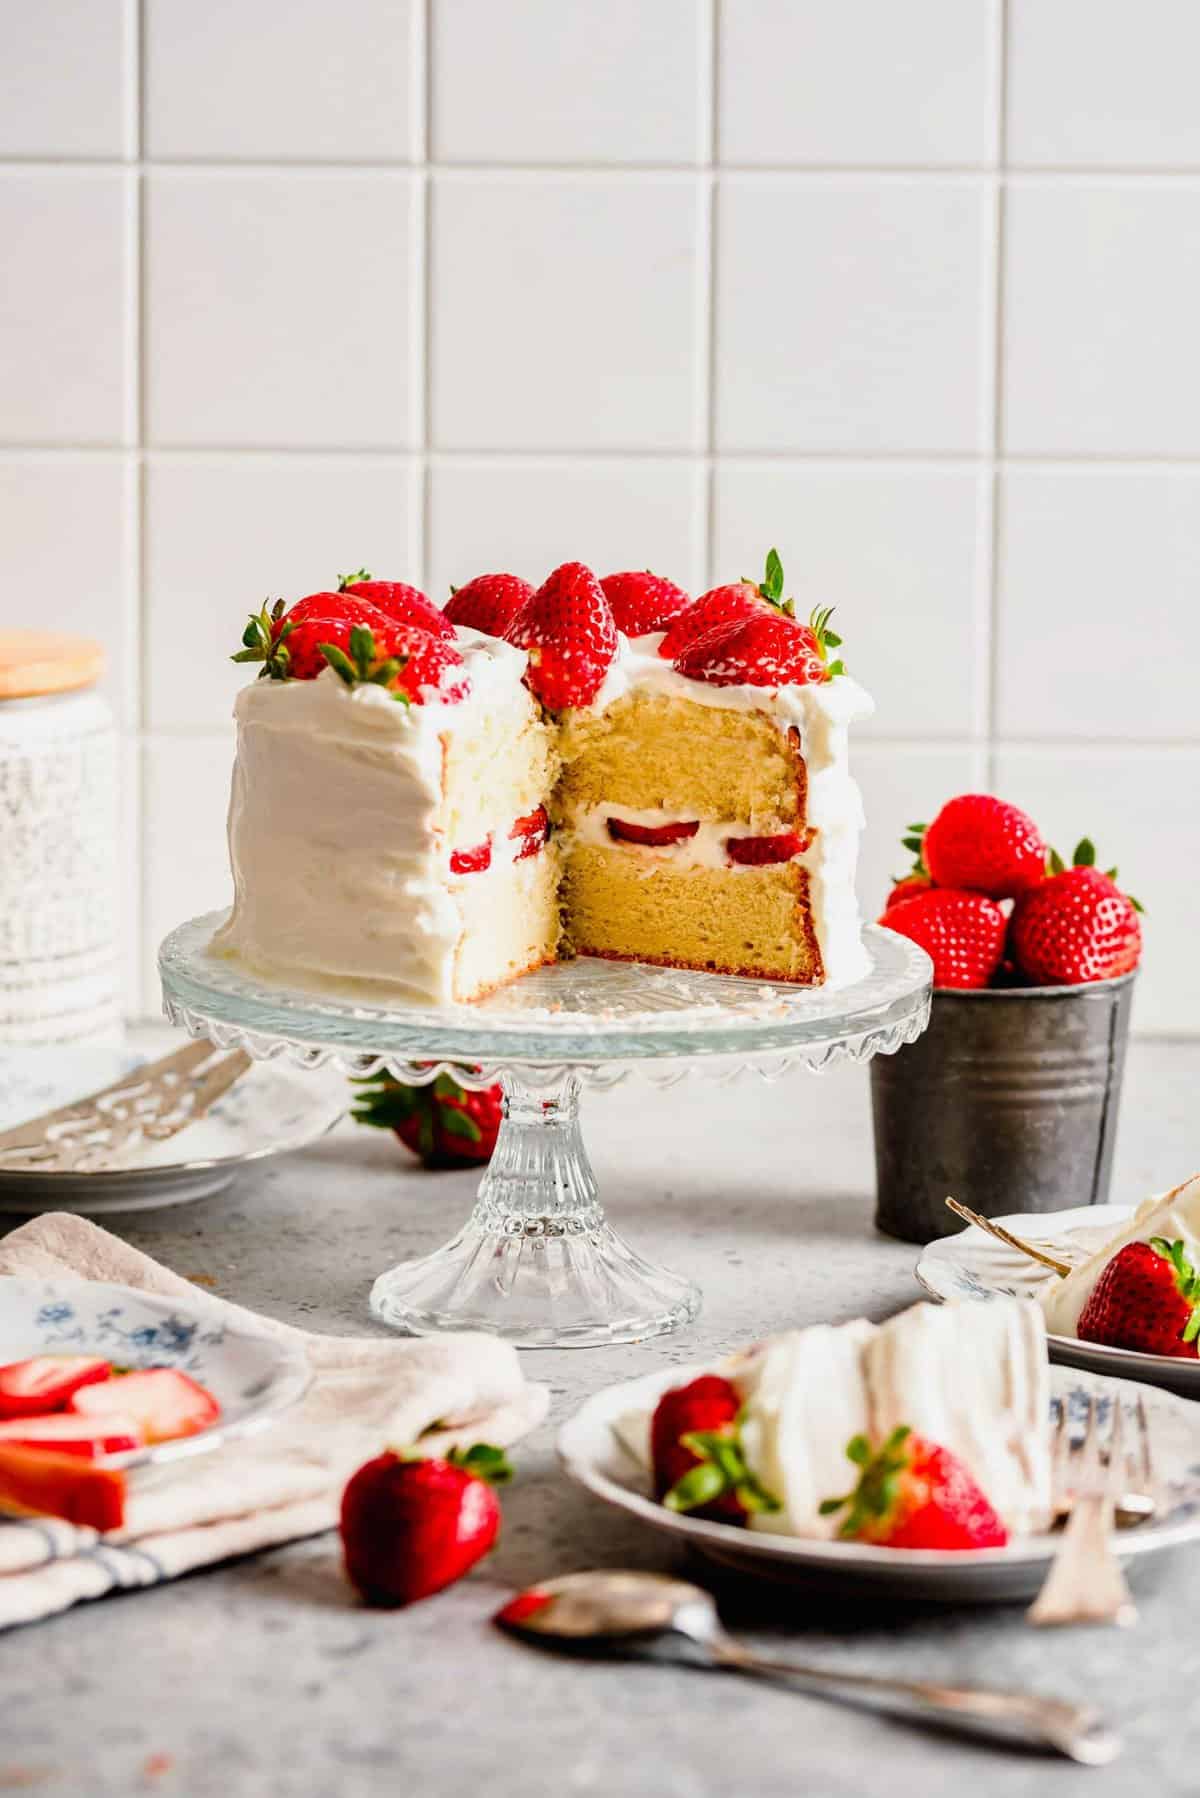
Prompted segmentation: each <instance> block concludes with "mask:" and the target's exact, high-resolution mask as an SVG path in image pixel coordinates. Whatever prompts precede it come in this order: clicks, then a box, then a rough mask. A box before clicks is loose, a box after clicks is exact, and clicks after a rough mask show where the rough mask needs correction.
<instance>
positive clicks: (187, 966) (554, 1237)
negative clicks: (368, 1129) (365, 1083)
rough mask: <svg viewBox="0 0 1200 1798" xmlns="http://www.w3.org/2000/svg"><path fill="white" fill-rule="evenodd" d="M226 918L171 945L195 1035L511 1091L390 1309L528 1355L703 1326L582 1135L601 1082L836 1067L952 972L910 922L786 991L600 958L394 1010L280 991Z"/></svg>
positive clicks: (170, 998)
mask: <svg viewBox="0 0 1200 1798" xmlns="http://www.w3.org/2000/svg"><path fill="white" fill-rule="evenodd" d="M221 922H222V914H220V913H216V912H214V913H212V914H210V915H209V916H207V917H201V918H194V919H193V920H192V921H191V922H190V923H187V924H182V925H180V927H179V929H178V930H175V931H173V932H172V934H171V935H170V936H169V937H168V938H167V939H166V941H165V942H164V944H163V946H162V949H161V950H160V952H159V973H160V975H161V978H162V987H163V1009H164V1011H165V1012H166V1015H167V1017H168V1018H169V1019H170V1020H171V1022H172V1023H174V1024H180V1025H182V1026H183V1027H184V1028H185V1029H186V1030H188V1031H190V1032H191V1034H192V1035H193V1036H208V1037H211V1038H212V1040H213V1041H214V1042H216V1043H218V1044H220V1045H222V1046H223V1047H232V1046H236V1047H238V1048H242V1049H245V1050H246V1051H247V1052H248V1053H249V1054H250V1055H251V1056H252V1057H254V1059H255V1060H273V1059H276V1058H283V1059H286V1060H288V1061H292V1062H295V1063H297V1064H299V1065H301V1066H304V1067H328V1066H333V1067H336V1068H340V1069H342V1070H343V1071H344V1072H345V1073H347V1074H360V1075H361V1074H372V1073H377V1072H379V1071H381V1070H386V1071H387V1072H388V1073H391V1074H393V1075H395V1076H396V1078H397V1079H399V1080H404V1081H407V1082H409V1083H410V1084H413V1085H422V1084H425V1083H426V1082H428V1081H431V1080H433V1079H434V1078H435V1077H436V1075H437V1074H438V1073H439V1072H443V1071H444V1072H449V1073H452V1074H453V1076H454V1078H455V1079H456V1080H458V1081H460V1083H462V1084H463V1085H465V1086H470V1087H481V1086H490V1085H491V1084H492V1083H493V1082H494V1081H497V1080H498V1081H500V1083H501V1085H502V1086H503V1089H504V1118H503V1122H502V1124H501V1127H500V1135H499V1139H498V1141H497V1143H496V1149H495V1153H494V1154H493V1156H492V1160H491V1163H490V1165H489V1167H488V1169H487V1172H486V1173H485V1174H484V1176H483V1180H482V1182H481V1184H480V1187H479V1197H478V1200H477V1202H476V1205H475V1209H474V1211H473V1212H472V1214H471V1216H470V1218H469V1219H468V1220H467V1222H466V1224H465V1225H464V1226H463V1228H462V1229H461V1230H460V1231H459V1233H458V1235H457V1236H456V1237H455V1238H454V1240H453V1241H452V1242H450V1243H447V1244H446V1246H445V1247H444V1248H441V1249H438V1250H436V1251H435V1253H433V1254H432V1255H424V1256H422V1257H421V1258H420V1259H419V1260H416V1261H407V1262H402V1263H401V1264H400V1266H398V1267H394V1268H392V1269H390V1271H389V1272H387V1273H383V1274H380V1276H379V1278H378V1279H377V1280H376V1282H375V1285H374V1287H373V1288H372V1292H371V1310H372V1311H373V1313H374V1314H375V1316H376V1317H378V1318H380V1319H381V1320H382V1321H383V1322H384V1323H387V1324H390V1325H392V1326H393V1327H394V1328H395V1329H398V1330H407V1331H410V1332H412V1333H414V1334H417V1335H423V1334H427V1333H430V1332H432V1331H436V1330H465V1329H474V1330H488V1331H491V1332H492V1333H493V1334H495V1335H498V1336H504V1337H506V1338H508V1340H510V1341H511V1342H514V1343H516V1344H518V1345H519V1346H521V1347H524V1348H550V1347H560V1348H565V1347H580V1348H582V1347H590V1346H595V1345H597V1344H602V1343H611V1342H636V1341H640V1340H641V1339H643V1338H645V1337H649V1336H658V1335H662V1334H663V1333H664V1332H666V1331H668V1330H674V1329H677V1328H678V1327H679V1326H680V1325H681V1324H684V1323H687V1322H688V1321H689V1320H690V1319H691V1318H693V1317H694V1316H695V1315H696V1312H697V1311H698V1309H699V1305H700V1294H699V1291H698V1289H697V1288H696V1287H695V1286H694V1285H693V1284H692V1283H691V1282H690V1281H689V1280H687V1279H683V1278H681V1277H680V1276H679V1275H678V1274H674V1273H671V1272H669V1271H668V1270H667V1269H666V1268H662V1267H656V1266H654V1265H652V1264H651V1263H650V1262H648V1261H646V1260H644V1259H643V1257H642V1256H641V1255H639V1254H638V1253H637V1251H636V1250H635V1249H632V1248H630V1247H629V1245H628V1244H627V1243H626V1242H625V1241H624V1240H623V1238H622V1237H620V1236H619V1235H618V1234H617V1232H616V1231H615V1230H614V1229H613V1228H612V1226H611V1224H609V1223H608V1222H607V1220H606V1218H605V1216H604V1212H603V1211H602V1209H601V1207H600V1205H599V1203H598V1200H597V1191H596V1180H595V1177H594V1175H593V1173H592V1169H591V1166H590V1163H589V1162H588V1158H587V1151H586V1150H585V1148H584V1145H583V1138H582V1135H581V1134H580V1128H579V1096H580V1091H581V1089H582V1088H583V1087H585V1086H592V1087H600V1088H607V1087H611V1086H615V1085H617V1084H618V1082H620V1081H623V1080H626V1079H629V1078H630V1077H634V1076H640V1077H641V1078H643V1079H645V1080H648V1081H650V1082H652V1083H653V1084H654V1085H656V1086H671V1085H673V1084H674V1083H675V1082H676V1081H677V1080H680V1079H682V1078H683V1077H684V1076H685V1075H687V1074H694V1073H697V1072H700V1073H704V1074H707V1075H709V1076H710V1077H712V1078H714V1079H717V1080H721V1081H728V1080H729V1079H731V1078H733V1077H735V1076H737V1075H738V1074H742V1073H749V1072H753V1073H755V1074H758V1075H760V1076H761V1077H762V1078H764V1079H767V1080H775V1079H778V1078H779V1077H780V1076H781V1075H783V1074H786V1073H787V1072H788V1071H789V1070H790V1069H792V1068H806V1069H809V1070H811V1071H813V1072H821V1071H822V1070H823V1069H825V1068H829V1067H833V1066H835V1065H837V1064H838V1063H840V1062H843V1061H858V1062H865V1061H869V1060H870V1058H871V1057H872V1056H874V1055H890V1054H893V1053H894V1052H895V1051H896V1050H897V1049H899V1048H900V1047H901V1046H902V1045H903V1044H904V1043H910V1042H913V1041H914V1040H915V1039H916V1038H917V1037H918V1036H919V1035H920V1033H921V1032H922V1030H924V1028H925V1026H926V1024H927V1023H928V1021H929V1001H930V980H931V975H932V964H931V963H930V961H929V958H928V957H927V956H926V955H925V953H924V951H923V950H921V949H919V948H917V947H916V945H915V944H913V943H910V942H909V941H908V940H907V938H905V937H901V936H897V935H896V934H895V932H893V931H890V930H880V929H878V928H877V927H875V926H873V925H872V926H869V927H868V928H867V930H866V932H865V934H864V941H865V943H866V948H867V953H868V956H869V959H870V970H869V972H868V973H867V975H866V976H865V977H864V978H863V979H862V980H859V981H857V982H855V984H854V985H853V986H846V987H841V988H834V989H827V988H823V987H819V988H816V989H809V988H805V987H794V986H784V985H779V984H775V983H771V982H765V981H759V980H745V979H738V978H734V977H732V976H729V975H718V974H699V973H689V972H686V971H682V970H678V969H673V968H653V967H647V966H645V965H643V964H641V963H636V962H610V961H599V960H592V959H589V958H587V957H583V958H581V959H580V960H578V961H572V962H563V963H561V964H560V965H559V966H557V967H554V968H545V969H542V970H541V971H540V972H538V973H535V974H528V975H526V976H525V977H524V978H523V979H521V980H519V981H517V982H516V983H515V984H514V985H512V986H510V987H507V988H506V989H505V990H504V991H503V992H501V993H497V994H495V995H494V996H493V997H492V998H490V999H486V1000H484V1001H483V1002H482V1003H480V1004H478V1005H456V1006H447V1007H436V1006H405V1005H401V1004H386V1003H381V1002H380V1001H379V1000H378V999H377V998H375V997H373V996H372V994H371V992H370V990H369V989H367V988H364V989H363V990H362V991H361V992H357V991H355V990H354V989H353V988H352V987H349V986H344V987H338V988H336V989H332V988H329V989H322V990H319V991H318V990H313V991H307V990H302V989H300V988H295V987H283V986H280V985H274V984H271V983H269V982H267V981H266V980H264V979H262V978H261V977H258V976H256V975H254V974H253V973H251V972H250V971H249V970H247V969H246V968H245V967H243V966H242V965H241V964H240V963H239V962H237V961H236V960H234V959H231V958H228V957H224V956H217V955H213V954H211V953H210V952H209V943H210V941H211V939H212V935H213V931H214V930H215V929H216V927H217V925H218V924H220V923H221Z"/></svg>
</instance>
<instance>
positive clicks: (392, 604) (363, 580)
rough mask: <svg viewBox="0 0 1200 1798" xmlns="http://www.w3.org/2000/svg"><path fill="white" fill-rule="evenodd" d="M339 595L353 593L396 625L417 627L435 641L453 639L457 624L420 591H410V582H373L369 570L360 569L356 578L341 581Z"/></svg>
mask: <svg viewBox="0 0 1200 1798" xmlns="http://www.w3.org/2000/svg"><path fill="white" fill-rule="evenodd" d="M338 592H339V593H354V594H356V595H357V596H358V597H359V598H360V599H365V600H369V601H370V603H371V604H372V605H373V606H375V607H377V608H378V610H379V611H381V612H382V613H383V614H384V616H385V617H387V618H391V619H393V620H394V621H395V622H396V623H397V624H415V625H416V627H417V629H418V630H422V631H428V632H429V634H430V635H431V636H433V637H452V636H453V635H454V623H453V621H452V620H451V619H449V618H447V616H446V614H445V613H444V612H443V611H442V610H441V608H440V606H435V605H434V603H433V601H432V600H431V599H430V598H429V596H428V594H425V593H422V592H421V589H420V588H419V587H410V586H409V584H408V582H407V581H377V580H374V579H372V577H371V574H370V572H369V570H367V569H366V568H360V569H358V570H357V572H356V573H354V574H343V575H340V576H339V577H338Z"/></svg>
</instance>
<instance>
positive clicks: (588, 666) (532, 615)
mask: <svg viewBox="0 0 1200 1798" xmlns="http://www.w3.org/2000/svg"><path fill="white" fill-rule="evenodd" d="M509 641H510V642H511V643H515V644H516V645H517V647H518V648H519V649H526V650H528V651H529V669H528V672H527V673H526V676H525V680H526V683H527V685H528V686H529V688H530V690H531V691H532V692H533V693H535V694H536V695H537V697H538V698H539V699H540V700H541V702H542V704H543V705H544V706H545V707H546V708H547V709H548V710H549V711H551V712H561V711H563V710H565V709H566V708H567V707H568V706H585V705H590V704H591V702H592V700H593V699H594V698H595V697H596V694H597V693H598V692H599V690H600V685H601V682H602V681H603V679H604V676H605V675H606V673H607V672H608V669H609V665H610V664H611V662H612V660H613V657H614V656H615V655H616V653H617V627H616V625H615V624H614V622H613V615H612V608H611V607H610V605H609V603H608V601H607V599H605V597H604V590H603V588H602V587H601V585H600V583H599V581H598V580H597V579H596V577H595V575H594V574H593V573H592V571H591V569H590V568H585V567H584V565H583V563H582V562H564V563H563V564H562V566H561V568H556V569H555V570H554V572H553V573H552V574H550V575H548V576H547V578H546V580H545V581H543V583H542V585H541V586H540V587H539V588H538V590H537V592H536V593H535V594H534V596H533V598H532V599H531V600H530V601H529V603H528V605H527V606H526V607H525V608H524V610H523V611H522V612H520V613H518V615H517V617H516V618H515V619H514V620H513V623H512V626H511V628H510V631H509Z"/></svg>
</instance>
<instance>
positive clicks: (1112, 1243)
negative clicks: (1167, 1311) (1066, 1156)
mask: <svg viewBox="0 0 1200 1798" xmlns="http://www.w3.org/2000/svg"><path fill="white" fill-rule="evenodd" d="M1152 1236H1161V1237H1163V1238H1165V1240H1166V1241H1167V1242H1182V1243H1183V1246H1184V1252H1185V1253H1186V1255H1187V1258H1188V1260H1189V1261H1190V1262H1191V1264H1192V1266H1193V1267H1200V1174H1195V1175H1193V1177H1192V1178H1191V1179H1190V1180H1185V1181H1184V1182H1183V1185H1182V1186H1176V1187H1175V1188H1174V1189H1173V1191H1171V1192H1168V1193H1156V1194H1155V1196H1154V1197H1153V1198H1149V1199H1146V1200H1144V1201H1143V1202H1142V1204H1140V1205H1139V1206H1138V1208H1137V1210H1136V1211H1135V1212H1134V1214H1133V1216H1132V1218H1131V1219H1130V1220H1129V1222H1128V1224H1126V1225H1125V1227H1124V1228H1123V1229H1121V1230H1118V1231H1117V1232H1116V1233H1115V1234H1114V1235H1113V1236H1110V1237H1109V1239H1108V1241H1107V1242H1105V1243H1102V1244H1101V1246H1100V1247H1099V1248H1098V1249H1097V1250H1096V1252H1095V1254H1094V1255H1091V1256H1090V1257H1089V1258H1088V1260H1086V1261H1084V1262H1083V1263H1082V1264H1081V1265H1080V1266H1079V1267H1077V1268H1075V1269H1074V1270H1073V1271H1072V1272H1071V1273H1069V1274H1068V1275H1067V1276H1066V1278H1065V1279H1058V1278H1057V1277H1055V1278H1053V1279H1051V1280H1050V1281H1049V1282H1048V1283H1047V1284H1046V1285H1045V1286H1044V1287H1043V1288H1042V1289H1041V1291H1040V1292H1039V1294H1038V1297H1039V1299H1040V1300H1041V1304H1042V1309H1043V1311H1044V1312H1045V1316H1046V1328H1047V1329H1048V1330H1050V1331H1051V1332H1052V1333H1053V1334H1054V1335H1055V1336H1075V1335H1077V1334H1078V1331H1079V1319H1080V1316H1081V1315H1082V1312H1083V1308H1084V1306H1085V1305H1086V1304H1087V1302H1088V1300H1089V1299H1090V1298H1091V1296H1092V1293H1093V1292H1094V1291H1095V1289H1096V1283H1097V1281H1098V1280H1099V1278H1100V1275H1101V1274H1102V1273H1103V1272H1104V1269H1105V1268H1106V1267H1107V1266H1108V1264H1109V1262H1110V1261H1111V1260H1112V1258H1113V1256H1114V1255H1115V1254H1116V1253H1117V1252H1118V1250H1119V1249H1123V1248H1124V1247H1125V1245H1126V1244H1127V1243H1130V1242H1149V1240H1150V1238H1151V1237H1152Z"/></svg>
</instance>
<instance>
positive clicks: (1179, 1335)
mask: <svg viewBox="0 0 1200 1798" xmlns="http://www.w3.org/2000/svg"><path fill="white" fill-rule="evenodd" d="M1076 1334H1077V1335H1078V1336H1079V1339H1080V1341H1081V1342H1101V1343H1103V1344H1104V1345H1105V1347H1106V1348H1121V1349H1136V1350H1137V1351H1138V1352H1139V1353H1140V1354H1143V1355H1170V1356H1171V1357H1172V1358H1173V1359H1175V1360H1190V1361H1194V1360H1195V1359H1196V1357H1197V1353H1198V1346H1197V1337H1200V1275H1197V1273H1196V1270H1195V1268H1194V1267H1193V1266H1192V1264H1191V1262H1190V1261H1189V1260H1188V1258H1187V1250H1186V1246H1185V1244H1184V1243H1183V1242H1182V1241H1177V1242H1168V1241H1167V1239H1166V1238H1165V1237H1164V1236H1152V1237H1151V1238H1150V1240H1149V1242H1127V1243H1126V1244H1125V1245H1124V1247H1123V1248H1120V1249H1118V1250H1117V1252H1116V1254H1115V1255H1114V1256H1113V1258H1112V1260H1111V1261H1110V1262H1109V1263H1108V1264H1107V1266H1106V1267H1104V1268H1103V1269H1102V1271H1101V1274H1100V1278H1099V1279H1098V1280H1097V1282H1096V1284H1095V1286H1094V1287H1093V1288H1092V1293H1091V1297H1090V1298H1089V1299H1088V1301H1087V1304H1086V1305H1085V1306H1084V1307H1083V1310H1082V1311H1081V1312H1080V1314H1079V1322H1078V1324H1077V1325H1076Z"/></svg>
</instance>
